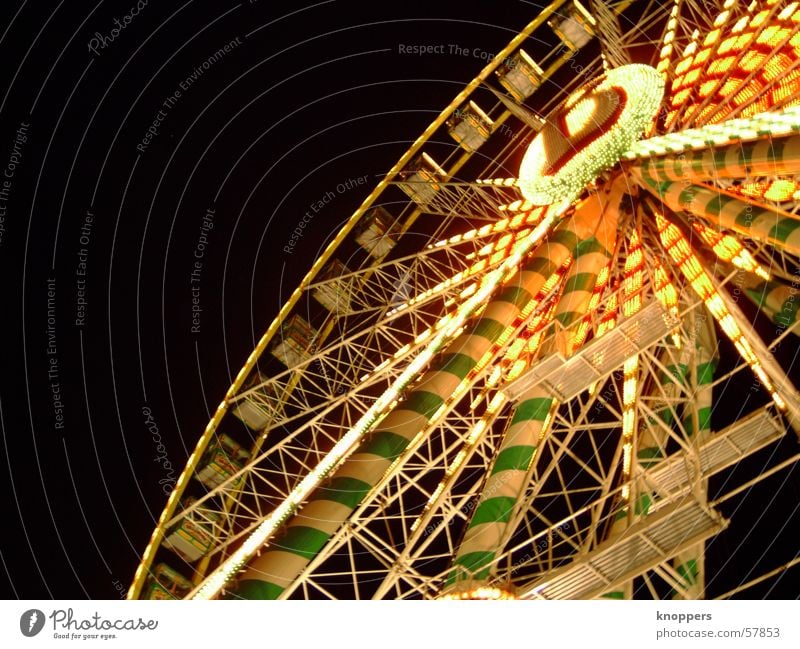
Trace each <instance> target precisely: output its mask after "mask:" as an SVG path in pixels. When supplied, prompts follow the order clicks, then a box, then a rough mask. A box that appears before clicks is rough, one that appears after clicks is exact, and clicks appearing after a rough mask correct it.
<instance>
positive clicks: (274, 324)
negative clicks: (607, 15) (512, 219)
mask: <svg viewBox="0 0 800 649" xmlns="http://www.w3.org/2000/svg"><path fill="white" fill-rule="evenodd" d="M557 4H561V3H557ZM537 20H539V19H537ZM534 22H536V21H534ZM532 24H533V23H532ZM518 38H519V37H518ZM515 40H517V39H515ZM512 43H513V42H512ZM509 47H511V46H509ZM501 54H502V53H501ZM500 57H501V55H498V58H500ZM496 61H497V60H496ZM482 76H483V77H484V78H485V77H486V76H488V72H487V70H484V72H483V73H482ZM479 78H480V77H479ZM473 83H474V82H473ZM462 95H464V93H462V94H461V95H459V97H460V98H461V101H462V102H463V100H465V99H466V98H467V96H468V94H467V95H466V96H463V97H462ZM458 102H459V100H458V99H457V100H456V101H454V102H453V103H452V104H451V106H450V107H448V109H446V111H445V112H444V113H443V116H446V114H448V111H449V112H450V113H452V112H453V110H454V109H455V107H456V106H457V105H458ZM437 121H438V122H439V125H441V124H442V123H443V122H444V118H443V117H442V116H440V119H439V120H437ZM434 124H436V122H434ZM436 128H438V127H436ZM436 128H433V130H434V131H435V130H436ZM430 131H431V129H428V130H427V131H426V134H427V135H426V136H424V139H423V138H420V140H418V141H417V143H415V146H416V145H419V146H417V148H416V149H414V147H412V149H414V151H418V150H419V147H420V146H421V145H422V144H423V143H424V141H426V140H427V136H429V135H430V134H431V132H430ZM665 142H666V141H665ZM664 146H665V147H666V148H665V152H666V153H668V152H669V151H670V146H671V144H670V143H669V142H666V143H665V145H664ZM412 156H413V153H412V152H409V153H408V154H406V156H404V159H406V161H408V159H410V158H411V157H412ZM628 157H629V156H628ZM401 163H402V160H401ZM461 164H463V161H462V162H461ZM459 166H460V165H459ZM403 168H404V165H403V164H400V163H399V164H398V165H397V166H396V167H395V169H394V171H395V173H396V172H398V171H399V170H401V169H403ZM451 171H452V168H451ZM452 173H454V171H452ZM379 188H380V185H379ZM376 191H377V189H376ZM378 193H379V192H378ZM376 197H377V194H376V192H373V195H371V196H370V198H369V199H368V201H367V202H365V205H364V206H362V209H361V210H359V212H357V215H356V216H359V217H360V215H361V214H363V212H364V210H365V209H366V206H367V204H368V203H369V202H370V201H371V200H374V198H376ZM356 216H354V219H355V220H357V218H356ZM353 225H355V221H354V220H353V219H351V222H350V223H349V224H348V226H350V227H351V228H352V226H353ZM346 229H347V228H346ZM348 231H349V230H348ZM345 234H346V233H345ZM342 236H343V235H342V233H340V236H339V237H337V240H340V237H342ZM340 242H341V241H340ZM334 243H335V242H334ZM332 245H333V244H332ZM337 245H338V244H337ZM329 253H330V254H329ZM332 253H333V247H329V248H328V250H326V252H325V254H324V255H323V257H324V258H327V257H330V255H331V254H332ZM326 255H327V257H326ZM320 267H321V264H320V263H319V262H318V263H316V264H315V266H314V268H315V269H317V270H319V268H320ZM314 274H315V271H314V270H313V269H312V273H311V274H310V275H309V276H308V277H307V278H306V280H304V283H303V284H304V285H306V286H308V285H311V283H312V277H313V275H314ZM301 286H302V285H301ZM298 292H301V291H300V289H298V291H296V292H295V295H298ZM295 295H293V299H294V300H295V301H296V299H295ZM284 311H286V313H287V314H288V310H287V309H284ZM283 313H284V312H283V311H282V314H283ZM284 319H285V316H282V317H281V318H279V320H276V323H278V324H279V321H280V322H282V321H283V320H284ZM276 323H273V326H271V327H270V330H271V331H273V333H274V332H275V331H277V324H276ZM269 334H270V332H269V331H268V335H269ZM265 337H266V336H265ZM270 337H271V336H270ZM267 342H268V341H267ZM267 342H264V345H263V347H262V350H263V349H264V348H265V347H266V344H267ZM255 353H256V352H254V354H255ZM252 358H253V357H252V356H251V359H252ZM256 360H257V357H256ZM244 369H245V368H243V372H244V375H246V374H247V372H245V371H244ZM240 377H242V378H244V377H243V375H242V373H240ZM237 380H238V379H237ZM237 390H238V388H236V390H234V389H233V388H232V392H234V393H236V391H237ZM229 394H230V393H229ZM234 396H235V394H234ZM231 399H233V397H231ZM225 405H227V404H223V406H225ZM218 414H219V411H218ZM215 417H216V416H215ZM220 418H221V415H220ZM212 422H213V420H212ZM211 433H212V434H213V429H212V431H211ZM201 442H202V440H201ZM196 459H197V460H199V457H198V458H196ZM162 518H163V517H162Z"/></svg>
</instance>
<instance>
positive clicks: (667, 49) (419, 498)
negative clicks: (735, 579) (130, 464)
mask: <svg viewBox="0 0 800 649" xmlns="http://www.w3.org/2000/svg"><path fill="white" fill-rule="evenodd" d="M531 37H536V38H537V39H540V40H542V41H547V40H548V39H550V40H554V41H555V42H556V45H557V46H556V47H554V48H553V49H552V50H551V51H549V52H548V53H547V54H546V55H544V56H536V52H534V51H532V50H530V49H528V50H526V49H525V47H526V43H527V42H528V39H529V38H531ZM445 138H451V141H452V142H453V146H452V148H451V149H450V153H449V155H447V156H446V157H444V158H441V159H438V160H437V159H435V158H434V157H433V155H431V154H430V153H429V152H428V151H426V145H428V144H429V143H430V142H433V141H435V140H443V139H445ZM478 152H480V153H479V154H478ZM487 161H488V162H487ZM520 161H521V163H520ZM401 198H402V200H400V199H401ZM398 205H400V206H402V209H398V207H397V206H398ZM799 208H800V3H797V2H777V1H771V0H766V1H763V2H757V1H756V2H753V3H752V4H750V5H747V6H745V5H744V4H743V3H738V2H734V1H733V0H726V1H725V2H719V3H716V5H715V3H714V2H702V3H700V2H694V0H675V2H673V3H672V4H671V5H667V6H665V5H664V4H663V3H661V2H646V1H642V2H608V3H605V2H600V1H592V2H585V3H583V4H581V3H580V2H578V1H577V0H575V1H569V2H567V1H563V0H562V1H560V2H554V3H552V4H551V5H550V6H548V7H547V8H545V9H544V10H542V11H541V13H540V14H539V15H538V16H536V17H535V19H534V20H533V21H532V22H531V23H530V24H529V25H528V26H527V27H525V29H524V30H522V31H521V32H520V33H519V34H518V35H517V36H516V37H515V38H514V39H513V40H512V41H511V42H510V43H509V44H508V46H507V47H506V48H505V49H504V50H503V51H501V52H499V53H498V54H497V56H496V57H495V58H494V59H493V60H492V61H491V62H490V63H489V65H487V66H486V68H484V69H483V70H482V71H481V73H480V74H479V75H478V77H476V78H475V79H474V80H473V81H471V82H470V83H468V84H467V85H466V86H465V87H464V89H463V90H462V91H461V92H460V93H459V94H458V96H456V97H455V98H454V99H453V101H452V102H451V103H450V105H448V106H447V107H446V108H445V109H444V110H443V111H442V113H441V114H440V115H439V116H438V117H437V118H436V119H435V120H434V122H433V123H432V124H431V125H430V126H429V127H428V128H427V129H426V130H425V132H424V133H423V134H422V135H421V136H420V137H419V138H418V139H417V140H416V141H415V143H414V144H413V146H412V147H411V148H410V149H409V150H408V151H407V152H406V153H405V154H404V155H403V156H402V158H401V159H400V160H399V161H398V163H397V164H396V165H395V166H394V167H393V168H392V169H391V170H390V171H389V172H388V173H387V174H386V176H385V178H384V179H383V180H381V181H380V182H379V183H378V185H377V186H376V187H375V189H374V190H373V191H372V192H371V194H370V195H369V196H368V197H367V199H366V200H365V201H364V203H363V204H362V205H361V206H360V207H359V209H358V210H357V211H356V212H355V214H353V216H352V217H351V218H350V219H349V221H348V222H347V223H346V225H345V226H344V227H343V228H342V230H341V231H340V232H339V233H338V234H337V235H336V237H335V238H334V240H333V241H332V242H331V243H330V245H329V246H328V247H327V249H326V250H325V251H324V253H323V254H322V255H321V256H320V257H319V258H318V259H317V260H316V261H315V263H314V264H313V267H312V268H311V270H310V272H309V273H308V275H307V276H306V277H305V279H304V280H303V281H302V283H301V284H300V285H299V286H298V287H297V289H296V290H295V291H294V293H293V294H292V295H291V297H290V299H289V300H288V302H287V303H286V304H285V305H284V307H283V308H282V310H281V312H280V314H279V316H278V317H277V319H276V320H275V321H274V322H273V323H272V324H271V325H270V326H269V328H268V329H267V331H266V333H265V334H264V336H263V337H262V339H261V340H260V342H259V344H258V346H257V347H256V349H255V350H254V351H253V353H252V354H251V355H250V357H249V358H248V360H247V363H246V364H245V366H244V367H243V368H242V370H241V371H240V372H239V374H238V376H237V377H236V380H235V382H234V384H233V385H232V386H231V387H230V389H229V390H228V392H227V394H226V395H225V398H224V400H223V402H222V403H221V404H220V406H219V407H218V408H217V410H216V412H215V413H214V416H213V418H212V420H211V421H210V422H209V424H208V426H207V428H206V429H205V431H204V433H203V434H202V436H201V438H200V440H199V442H198V444H197V447H196V448H195V450H194V452H193V454H192V455H191V456H190V458H189V461H188V464H187V465H186V467H185V469H184V471H183V473H182V474H181V476H180V479H179V480H178V482H177V484H176V486H175V490H174V491H173V492H172V494H171V496H170V497H169V500H168V503H167V505H166V508H165V509H164V511H163V513H162V515H161V518H160V519H159V521H158V526H157V528H156V529H155V531H154V532H153V535H152V538H151V540H150V543H149V544H148V546H147V548H146V550H145V552H144V554H143V557H142V562H141V565H140V566H139V568H138V570H137V572H136V576H135V578H134V581H133V583H132V585H131V588H130V591H129V595H128V596H129V598H151V599H152V598H184V597H185V598H214V597H230V598H264V599H276V598H345V599H353V598H376V599H381V598H418V599H419V598H422V599H434V598H462V599H505V598H529V599H531V598H532V599H536V598H538V599H587V598H619V599H622V598H631V597H654V598H685V599H694V598H701V597H704V596H706V595H707V592H706V584H707V582H708V579H709V574H708V570H707V564H706V557H707V553H708V552H713V547H712V546H713V540H714V538H715V537H716V535H718V534H719V533H720V532H722V531H723V530H724V529H725V528H726V526H727V525H729V520H727V519H726V518H725V517H724V516H723V515H722V514H721V513H720V511H719V506H720V504H721V503H723V502H725V501H726V500H727V499H728V498H732V497H735V495H736V494H738V493H741V492H742V491H743V490H746V489H749V488H750V487H752V486H754V485H755V484H757V483H758V482H759V481H760V480H763V479H765V478H766V477H768V476H770V475H773V474H775V473H777V472H780V471H787V470H791V469H792V468H793V467H794V464H795V462H796V461H797V459H800V458H799V457H798V456H797V455H794V456H792V457H790V458H788V459H787V460H785V461H782V462H780V463H777V464H774V465H772V466H769V467H765V468H764V469H763V470H762V471H760V472H759V473H758V474H757V475H755V476H751V477H748V478H744V479H738V480H733V479H729V480H726V482H725V489H724V493H722V494H721V495H719V494H717V495H715V497H714V498H713V499H712V498H711V497H710V496H709V490H708V483H709V480H712V479H713V478H714V477H715V476H718V475H720V474H722V473H723V472H725V471H727V470H729V469H730V467H733V466H736V465H738V464H739V463H741V462H742V461H743V460H745V459H746V458H748V457H750V456H752V455H753V454H754V453H757V452H758V451H760V450H762V449H765V448H767V447H769V446H770V445H775V444H779V443H781V440H784V439H785V438H787V437H789V436H793V435H794V433H793V432H792V431H793V430H794V431H800V395H798V393H797V390H796V389H795V388H794V386H793V384H792V382H791V380H790V378H789V376H788V375H787V371H786V369H787V368H785V367H784V366H782V364H781V362H779V360H776V358H777V357H778V356H779V354H776V353H775V352H776V350H777V349H778V347H779V346H780V344H781V342H783V341H785V340H788V341H791V342H792V344H796V342H794V341H795V339H794V336H795V335H796V332H797V329H796V328H795V323H796V313H797V307H798V305H800V296H798V295H797V285H798V283H799V282H798V280H797V278H798V277H800V274H798V273H800V266H799V265H798V254H800V215H798V209H799ZM412 235H413V236H412ZM756 311H758V312H759V315H758V318H757V319H758V322H760V323H762V324H763V323H765V322H766V323H768V325H767V326H758V327H757V326H755V325H754V324H753V322H754V318H755V316H754V315H753V314H754V313H755V312H756ZM770 323H771V324H770ZM720 350H722V352H724V353H725V354H726V355H728V356H730V357H731V358H727V357H726V358H725V359H723V360H726V362H725V363H724V364H723V363H721V362H720V354H721V351H720ZM784 365H785V363H784ZM742 377H747V378H746V379H745V380H746V381H749V383H750V384H752V386H753V387H752V390H753V391H754V392H755V393H757V394H758V395H759V396H760V401H758V400H755V401H748V402H747V406H746V409H744V408H741V404H738V403H737V404H733V405H731V403H730V402H731V398H730V397H729V396H728V395H727V394H726V390H729V389H730V388H729V386H730V385H731V384H732V383H733V382H735V381H737V380H739V381H741V379H742ZM721 399H725V410H728V411H731V410H734V409H735V410H736V412H735V413H734V414H735V416H733V417H729V422H726V423H725V424H724V425H722V426H719V425H717V424H716V421H717V420H720V421H722V419H720V418H719V417H718V415H717V413H718V411H719V409H720V408H721V406H720V400H721ZM753 403H758V404H760V405H751V404H753ZM793 563H796V561H795V562H789V563H783V564H779V565H775V566H774V567H773V570H772V572H773V573H777V572H780V571H781V570H785V569H787V568H788V567H790V565H793ZM758 579H760V577H759V576H754V577H753V578H752V579H749V580H747V583H742V584H741V585H740V586H739V588H737V589H736V591H732V592H729V593H725V594H724V595H728V596H729V595H733V594H735V592H737V591H739V590H743V589H745V588H747V586H748V585H749V584H750V583H755V582H756V581H758Z"/></svg>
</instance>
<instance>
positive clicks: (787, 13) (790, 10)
mask: <svg viewBox="0 0 800 649" xmlns="http://www.w3.org/2000/svg"><path fill="white" fill-rule="evenodd" d="M797 7H798V3H797V2H791V3H789V4H788V5H786V6H785V7H784V8H783V10H782V11H781V12H780V13H779V14H778V20H791V18H792V16H793V15H794V13H795V11H796V10H797Z"/></svg>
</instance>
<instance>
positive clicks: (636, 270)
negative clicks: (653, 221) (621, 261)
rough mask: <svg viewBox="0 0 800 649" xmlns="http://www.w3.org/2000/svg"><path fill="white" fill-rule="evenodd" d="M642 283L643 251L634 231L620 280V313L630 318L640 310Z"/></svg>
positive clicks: (629, 240)
mask: <svg viewBox="0 0 800 649" xmlns="http://www.w3.org/2000/svg"><path fill="white" fill-rule="evenodd" d="M643 283H644V251H643V250H642V242H641V240H640V239H639V234H638V233H637V232H636V230H633V231H632V232H631V235H630V237H629V239H628V255H627V257H626V258H625V267H624V270H623V279H622V294H623V299H622V313H623V315H625V316H626V317H628V316H632V315H633V314H635V313H637V312H638V311H639V310H640V309H641V308H642V294H641V288H642V285H643Z"/></svg>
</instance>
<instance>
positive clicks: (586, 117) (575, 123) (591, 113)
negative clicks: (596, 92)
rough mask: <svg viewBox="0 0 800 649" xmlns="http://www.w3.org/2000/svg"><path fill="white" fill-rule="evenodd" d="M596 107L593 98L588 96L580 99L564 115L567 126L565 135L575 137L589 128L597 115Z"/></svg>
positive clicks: (595, 101) (595, 100)
mask: <svg viewBox="0 0 800 649" xmlns="http://www.w3.org/2000/svg"><path fill="white" fill-rule="evenodd" d="M597 110H598V105H597V99H596V98H595V97H592V96H589V97H584V98H583V99H581V100H580V101H579V102H578V103H577V104H575V105H574V106H573V107H572V108H570V109H569V111H568V112H567V114H566V115H564V123H565V124H566V126H567V132H566V135H577V134H578V133H580V132H581V131H583V130H585V129H586V128H587V127H589V126H591V125H592V123H593V122H594V120H595V118H596V115H597Z"/></svg>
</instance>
